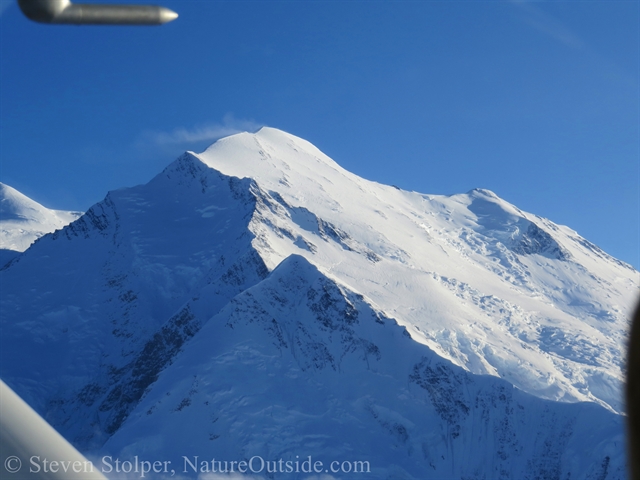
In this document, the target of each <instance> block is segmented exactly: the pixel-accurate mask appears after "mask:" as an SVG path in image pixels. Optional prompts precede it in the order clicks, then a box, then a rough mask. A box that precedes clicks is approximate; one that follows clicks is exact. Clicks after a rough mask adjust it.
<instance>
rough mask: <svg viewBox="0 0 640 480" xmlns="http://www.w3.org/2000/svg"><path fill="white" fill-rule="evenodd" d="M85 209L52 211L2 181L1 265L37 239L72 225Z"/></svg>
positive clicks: (0, 193)
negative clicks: (81, 210) (80, 210)
mask: <svg viewBox="0 0 640 480" xmlns="http://www.w3.org/2000/svg"><path fill="white" fill-rule="evenodd" d="M81 215H82V213H81V212H68V211H65V210H51V209H49V208H46V207H43V206H42V205H40V204H39V203H38V202H35V201H34V200H32V199H30V198H29V197H27V196H26V195H23V194H22V193H20V192H19V191H17V190H16V189H15V188H12V187H10V186H9V185H5V184H4V183H0V266H2V265H4V264H5V263H6V262H7V261H9V260H11V259H12V258H14V257H16V256H17V255H18V254H19V253H20V252H24V251H25V250H26V249H27V248H29V245H31V244H32V243H33V242H34V241H35V240H36V239H37V238H40V237H41V236H42V235H44V234H46V233H51V232H53V231H55V230H58V229H60V228H62V227H64V226H65V225H68V224H70V223H71V222H72V221H74V220H76V219H77V218H78V217H80V216H81Z"/></svg>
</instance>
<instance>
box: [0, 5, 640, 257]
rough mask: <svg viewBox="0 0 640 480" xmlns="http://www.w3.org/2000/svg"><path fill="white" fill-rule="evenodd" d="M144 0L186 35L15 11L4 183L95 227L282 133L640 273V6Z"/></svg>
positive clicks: (5, 94)
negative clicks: (234, 146) (465, 198)
mask: <svg viewBox="0 0 640 480" xmlns="http://www.w3.org/2000/svg"><path fill="white" fill-rule="evenodd" d="M86 1H87V2H88V0H86ZM104 1H106V0H104ZM140 3H159V4H163V5H165V6H167V7H169V8H172V9H174V10H175V11H177V12H178V13H179V14H180V18H179V19H178V20H176V21H175V22H173V23H171V24H168V25H165V26H162V27H144V28H142V27H138V28H134V27H65V26H45V25H39V24H35V23H31V22H29V21H28V20H26V19H25V18H24V17H22V15H21V14H20V12H19V10H18V8H17V5H16V4H15V1H13V0H0V12H1V13H0V181H2V182H5V183H7V184H9V185H11V186H13V187H15V188H17V189H19V190H21V191H22V192H24V193H25V194H27V195H29V196H31V197H33V198H34V199H36V200H38V201H40V202H41V203H43V204H44V205H46V206H48V207H53V208H63V209H81V210H85V209H87V208H88V207H89V206H90V205H91V204H93V203H95V202H97V201H99V200H101V199H102V198H103V197H104V195H105V194H106V192H107V191H108V190H112V189H116V188H120V187H124V186H131V185H135V184H138V183H143V182H146V181H148V180H149V179H150V178H151V177H153V176H154V175H155V174H157V173H158V172H159V171H160V170H161V169H162V168H163V167H164V166H166V165H167V164H168V163H170V162H171V161H172V160H173V159H174V158H175V157H176V156H177V155H178V154H180V153H181V152H182V151H184V150H186V149H190V150H196V151H201V150H202V149H204V148H205V147H206V146H207V145H208V144H210V143H212V142H213V141H214V140H215V139H216V138H217V137H219V136H221V135H223V134H225V133H230V132H233V131H235V130H237V129H245V128H246V129H253V128H255V127H258V126H260V125H269V126H272V127H276V128H280V129H283V130H285V131H288V132H290V133H293V134H295V135H298V136H301V137H303V138H306V139H307V140H309V141H311V142H312V143H314V144H315V145H316V146H318V147H319V148H320V149H321V150H323V151H324V152H325V153H327V154H328V155H329V156H331V157H332V158H333V159H334V160H336V161H337V162H338V163H340V164H341V165H342V166H344V167H345V168H347V169H349V170H351V171H353V172H354V173H357V174H358V175H360V176H362V177H365V178H368V179H371V180H376V181H379V182H383V183H387V184H395V185H397V186H399V187H401V188H404V189H408V190H416V191H419V192H423V193H438V194H451V193H460V192H466V191H468V190H470V189H472V188H475V187H482V188H488V189H490V190H493V191H494V192H496V193H497V194H498V195H499V196H501V197H502V198H504V199H506V200H507V201H510V202H512V203H514V204H515V205H516V206H518V207H519V208H521V209H523V210H526V211H529V212H532V213H536V214H538V215H541V216H544V217H547V218H550V219H551V220H553V221H555V222H557V223H561V224H565V225H568V226H570V227H571V228H573V229H575V230H577V231H578V232H579V233H580V234H581V235H583V236H585V237H586V238H587V239H589V240H590V241H592V242H594V243H596V244H598V245H599V246H600V247H602V248H604V249H605V250H606V251H608V252H609V253H611V254H613V255H614V256H616V257H618V258H620V259H622V260H625V261H627V262H629V263H631V264H633V265H634V266H635V267H636V268H638V267H640V252H639V245H640V238H639V222H640V194H639V187H640V171H639V164H640V133H639V131H640V86H639V84H640V83H639V76H640V74H639V69H640V67H639V63H640V2H638V1H610V0H607V1H549V2H517V1H507V0H505V1H472V0H469V1H393V0H387V1H371V0H368V1H353V0H351V1H349V0H344V1H338V0H334V1H305V0H298V1H269V0H263V1H241V0H233V1H213V0H211V1H204V0H203V1H189V0H158V1H157V2H144V0H142V1H141V2H140Z"/></svg>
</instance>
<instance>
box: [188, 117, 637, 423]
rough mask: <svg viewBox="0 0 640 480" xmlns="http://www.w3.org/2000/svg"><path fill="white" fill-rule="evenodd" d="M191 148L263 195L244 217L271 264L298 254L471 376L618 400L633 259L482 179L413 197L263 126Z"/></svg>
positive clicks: (565, 396) (553, 393)
mask: <svg viewBox="0 0 640 480" xmlns="http://www.w3.org/2000/svg"><path fill="white" fill-rule="evenodd" d="M194 157H195V158H197V159H199V160H201V161H202V162H204V163H205V164H206V165H208V166H210V167H211V168H214V169H216V170H218V171H221V172H222V173H225V174H227V175H233V176H237V177H240V178H253V179H255V180H256V182H257V183H258V184H259V186H260V188H261V189H262V190H263V191H264V192H265V200H264V201H263V203H264V205H265V206H264V208H260V206H259V213H260V215H259V217H256V219H255V221H254V222H253V223H252V229H253V231H254V233H255V234H256V235H257V239H256V240H255V241H254V245H256V248H257V250H258V252H259V253H260V255H261V256H262V258H263V259H265V262H266V263H267V266H268V267H269V268H273V267H274V266H275V265H277V264H278V263H279V262H280V261H281V260H282V259H283V258H286V257H287V256H289V255H290V254H293V253H297V254H300V255H303V256H305V257H306V258H307V259H309V260H310V261H311V262H313V263H314V264H316V265H318V266H320V268H321V269H323V271H324V272H326V273H327V274H328V275H330V276H331V277H332V278H336V279H338V280H339V281H340V282H342V283H344V284H345V285H348V286H349V287H350V288H352V289H353V290H355V291H357V292H359V293H361V294H363V295H365V297H367V298H368V299H369V300H370V301H371V302H373V304H374V305H376V306H377V307H378V308H380V309H381V310H382V311H384V312H385V313H386V314H388V315H390V316H392V317H393V318H396V319H397V320H398V321H399V322H400V323H401V324H403V325H405V326H406V327H407V328H408V330H409V332H410V333H411V335H412V337H413V338H414V339H415V340H417V341H419V342H422V343H424V344H426V345H428V346H429V347H430V348H432V349H433V350H434V351H436V352H437V353H438V354H440V355H442V356H444V357H445V358H448V359H450V360H452V361H453V362H454V363H455V364H457V365H460V366H462V367H464V368H466V369H468V370H469V371H471V372H473V373H483V374H492V375H497V376H500V377H502V378H504V379H506V380H508V381H510V382H511V383H513V384H514V385H516V386H518V387H519V388H521V389H523V390H525V391H527V392H530V393H533V394H536V395H539V396H541V397H543V398H549V399H557V400H563V401H577V400H590V401H596V402H598V403H600V404H602V405H606V406H608V407H610V408H612V409H614V410H615V411H621V409H622V405H621V402H620V385H621V381H622V371H621V367H622V363H623V361H624V354H623V349H624V336H625V335H626V331H627V326H628V321H627V318H628V313H629V311H630V308H631V306H632V304H633V303H634V302H635V301H636V297H637V295H638V284H639V280H640V278H639V276H638V272H637V271H636V270H635V269H633V268H632V267H631V266H629V265H627V264H625V263H623V262H620V261H618V260H616V259H614V258H612V257H611V256H609V255H607V254H606V253H604V252H603V251H602V250H600V249H599V248H598V247H596V246H595V245H593V244H591V243H590V242H588V241H587V240H585V239H583V238H582V237H580V236H579V235H578V234H577V233H576V232H574V231H572V230H571V229H569V228H567V227H564V226H559V225H555V224H554V223H552V222H550V221H549V220H546V219H543V218H540V217H538V216H535V215H532V214H528V213H525V212H522V211H520V210H519V209H517V208H516V207H514V206H513V205H511V204H509V203H508V202H505V201H504V200H501V199H500V198H498V197H497V196H496V195H495V194H493V193H492V192H489V191H486V190H473V191H471V192H469V193H467V194H460V195H452V196H435V195H422V194H418V193H414V192H406V191H402V190H398V189H396V188H394V187H390V186H385V185H380V184H378V183H375V182H370V181H367V180H364V179H362V178H359V177H357V176H356V175H353V174H351V173H350V172H347V171H346V170H344V169H342V168H341V167H340V166H339V165H337V164H336V163H335V162H334V161H333V160H331V159H330V158H328V157H327V156H326V155H324V154H323V153H322V152H320V151H319V150H318V149H317V148H315V147H314V146H313V145H311V144H310V143H308V142H306V141H304V140H302V139H299V138H297V137H294V136H292V135H288V134H286V133H283V132H281V131H278V130H275V129H270V128H263V129H262V130H260V131H259V132H258V133H256V134H248V133H244V134H239V135H235V136H232V137H228V138H225V139H222V140H220V141H218V142H216V143H215V144H213V145H212V146H211V147H209V148H208V149H207V150H206V151H205V152H204V153H202V154H200V155H195V154H194Z"/></svg>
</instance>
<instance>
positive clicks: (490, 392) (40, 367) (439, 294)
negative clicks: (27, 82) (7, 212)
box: [0, 128, 640, 480]
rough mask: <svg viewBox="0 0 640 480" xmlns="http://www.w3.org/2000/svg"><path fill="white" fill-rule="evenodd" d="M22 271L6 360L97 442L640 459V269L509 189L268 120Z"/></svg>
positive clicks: (401, 458) (379, 458) (556, 464)
mask: <svg viewBox="0 0 640 480" xmlns="http://www.w3.org/2000/svg"><path fill="white" fill-rule="evenodd" d="M18 203H19V202H18ZM23 203H24V202H23ZM43 218H44V217H43ZM0 276H1V278H0V280H1V281H2V296H1V299H0V300H1V301H0V328H1V330H2V336H0V347H1V348H0V376H2V378H3V380H4V381H5V382H6V383H7V384H9V385H10V386H11V387H12V388H13V389H14V390H15V391H16V392H17V393H18V394H20V395H21V396H22V397H23V398H25V400H27V401H28V402H29V403H30V404H31V405H32V406H33V407H34V409H35V410H37V411H38V412H39V413H40V414H41V415H42V416H43V417H44V418H46V419H47V420H48V421H50V422H51V423H52V425H53V426H54V427H56V428H58V429H59V430H60V431H61V432H62V433H63V434H64V435H65V437H66V438H68V439H69V440H70V441H71V442H72V443H74V444H75V445H77V446H78V447H80V448H81V449H83V450H84V451H85V452H86V451H87V450H90V451H93V452H94V453H95V454H96V455H100V454H105V453H108V454H110V455H114V456H120V457H122V458H126V457H128V458H133V456H136V455H137V456H140V457H141V458H143V457H144V458H147V459H150V460H154V459H158V460H161V459H173V461H174V462H175V464H176V465H178V464H179V462H180V458H181V456H182V455H187V456H190V458H191V459H192V456H193V455H200V456H201V458H204V457H207V458H208V460H210V457H211V456H212V455H214V456H217V458H218V459H226V460H243V459H248V458H249V457H251V456H252V455H261V456H263V457H264V458H265V459H269V460H277V459H278V458H285V459H289V460H291V459H294V458H295V456H296V455H299V456H300V457H301V458H303V459H304V458H306V455H313V456H314V457H317V458H319V459H322V460H340V461H342V460H349V459H351V460H369V461H370V462H371V464H372V465H373V467H374V469H375V472H373V471H372V474H371V475H365V476H361V477H358V476H355V475H354V476H353V478H374V479H416V480H417V479H420V480H425V479H428V478H434V479H435V478H474V479H478V480H479V479H481V478H485V479H486V478H549V479H551V478H553V479H556V478H557V479H560V478H567V477H568V476H570V477H571V478H574V479H587V478H602V479H609V480H613V479H623V478H625V476H626V472H625V471H624V470H625V466H624V454H623V452H624V445H623V443H624V442H623V416H622V415H621V413H622V411H623V408H624V406H623V404H622V401H621V396H622V392H621V385H622V381H623V373H622V366H623V364H624V348H625V339H626V336H627V331H628V326H629V322H628V317H629V314H630V312H631V309H632V307H633V306H634V303H635V302H636V300H637V296H638V293H639V283H640V282H639V280H640V278H639V273H638V271H636V270H635V269H634V268H632V267H631V266H629V265H627V264H625V263H624V262H621V261H619V260H617V259H615V258H613V257H611V256H610V255H608V254H606V253H605V252H603V251H602V250H601V249H599V248H598V247H597V246H595V245H593V244H592V243H590V242H588V241H587V240H585V239H584V238H582V237H581V236H580V235H578V234H577V233H576V232H575V231H573V230H571V229H570V228H568V227H565V226H561V225H556V224H554V223H553V222H551V221H549V220H546V219H544V218H541V217H538V216H536V215H533V214H529V213H526V212H522V211H521V210H519V209H518V208H516V207H515V206H513V205H511V204H509V203H508V202H506V201H504V200H502V199H500V198H499V197H498V196H497V195H495V194H494V193H492V192H490V191H487V190H473V191H471V192H468V193H466V194H457V195H451V196H442V195H424V194H420V193H416V192H407V191H403V190H400V189H397V188H395V187H391V186H386V185H381V184H378V183H375V182H371V181H367V180H364V179H362V178H360V177H358V176H356V175H354V174H352V173H349V172H347V171H345V170H344V169H343V168H341V167H340V166H339V165H337V164H336V163H335V162H334V161H333V160H331V159H330V158H328V157H327V156H326V155H324V154H323V153H322V152H320V151H319V150H318V149H317V148H316V147H314V146H313V145H311V144H310V143H309V142H307V141H305V140H302V139H300V138H298V137H295V136H293V135H290V134H287V133H285V132H282V131H279V130H276V129H273V128H262V129H261V130H260V131H258V132H257V133H253V134H251V133H241V134H237V135H233V136H231V137H227V138H224V139H221V140H219V141H217V142H216V143H215V144H213V145H212V146H211V147H209V148H208V149H207V150H206V151H205V152H203V153H200V154H195V153H192V152H187V153H185V154H184V155H182V156H181V157H180V158H178V159H177V160H176V161H175V162H173V163H172V164H171V165H169V166H168V167H167V168H166V169H165V170H164V171H163V172H161V173H160V174H158V175H157V176H156V177H155V178H153V179H152V180H151V181H150V182H149V183H147V184H146V185H140V186H137V187H132V188H126V189H121V190H116V191H113V192H109V194H108V195H107V197H106V198H105V199H104V200H103V201H102V202H100V203H98V204H96V205H94V206H93V207H91V209H89V211H88V212H87V213H86V214H84V215H83V216H82V217H80V218H79V219H77V220H76V221H74V222H73V223H71V224H70V225H68V226H66V227H64V228H63V229H62V230H59V231H56V232H54V233H52V234H48V235H45V236H43V237H42V238H40V239H39V240H38V241H36V242H35V243H34V244H33V245H32V246H31V247H30V248H28V249H27V250H26V251H25V252H24V253H23V254H22V255H20V256H19V257H18V258H16V259H15V260H14V261H12V262H11V263H9V264H7V265H5V266H4V267H3V268H0ZM514 387H515V388H514ZM178 473H185V474H186V476H187V477H188V478H194V477H196V476H197V474H198V473H200V474H202V473H204V472H203V471H199V472H192V471H189V472H182V469H180V470H179V471H178ZM324 473H327V474H328V473H331V472H324ZM324 473H323V474H324ZM307 477H308V475H302V474H300V475H294V476H291V475H283V476H279V475H276V476H275V477H273V476H271V477H270V478H307ZM155 478H161V476H160V477H155ZM203 478H204V477H203ZM336 478H351V476H350V475H347V476H345V475H336Z"/></svg>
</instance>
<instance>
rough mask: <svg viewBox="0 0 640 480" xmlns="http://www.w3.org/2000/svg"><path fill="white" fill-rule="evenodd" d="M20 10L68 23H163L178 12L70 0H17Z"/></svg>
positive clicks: (39, 19)
mask: <svg viewBox="0 0 640 480" xmlns="http://www.w3.org/2000/svg"><path fill="white" fill-rule="evenodd" d="M18 5H19V6H20V10H22V13H24V15H25V16H26V17H27V18H29V19H30V20H33V21H34V22H40V23H55V24H71V25H162V24H163V23H167V22H170V21H171V20H175V19H176V18H177V17H178V14H177V13H176V12H174V11H172V10H169V9H168V8H164V7H156V6H154V5H87V4H75V3H71V1H70V0H18Z"/></svg>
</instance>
